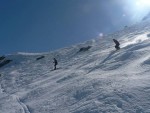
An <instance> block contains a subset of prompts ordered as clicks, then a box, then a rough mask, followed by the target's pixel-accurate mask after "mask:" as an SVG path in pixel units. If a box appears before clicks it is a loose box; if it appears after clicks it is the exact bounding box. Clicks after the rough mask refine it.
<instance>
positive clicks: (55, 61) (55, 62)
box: [53, 58, 58, 70]
mask: <svg viewBox="0 0 150 113" xmlns="http://www.w3.org/2000/svg"><path fill="white" fill-rule="evenodd" d="M53 60H54V62H53V63H54V70H56V65H57V64H58V62H57V60H56V58H53Z"/></svg>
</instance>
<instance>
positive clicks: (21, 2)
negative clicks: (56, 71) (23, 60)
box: [0, 0, 150, 55]
mask: <svg viewBox="0 0 150 113" xmlns="http://www.w3.org/2000/svg"><path fill="white" fill-rule="evenodd" d="M149 6H150V2H147V0H132V1H131V0H0V39H1V41H0V55H3V54H14V53H17V52H35V53H36V52H50V51H53V50H56V49H59V48H64V47H68V46H71V45H74V44H77V43H81V42H84V41H86V40H90V39H92V38H96V37H98V36H99V35H100V34H104V35H106V34H109V33H113V32H115V31H117V30H120V29H123V28H124V26H129V25H131V24H133V23H136V22H138V21H139V20H141V18H142V17H143V16H145V15H146V14H147V13H148V12H149V10H150V9H149Z"/></svg>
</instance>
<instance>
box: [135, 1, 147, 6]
mask: <svg viewBox="0 0 150 113" xmlns="http://www.w3.org/2000/svg"><path fill="white" fill-rule="evenodd" d="M136 5H137V6H140V7H148V6H150V0H137V2H136Z"/></svg>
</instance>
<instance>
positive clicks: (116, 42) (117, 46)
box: [113, 39, 120, 50]
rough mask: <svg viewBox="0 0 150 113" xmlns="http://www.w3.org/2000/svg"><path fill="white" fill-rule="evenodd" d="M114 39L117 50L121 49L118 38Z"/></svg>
mask: <svg viewBox="0 0 150 113" xmlns="http://www.w3.org/2000/svg"><path fill="white" fill-rule="evenodd" d="M113 41H114V43H115V44H116V45H115V48H116V50H119V49H120V47H119V45H120V43H119V42H118V40H116V39H113Z"/></svg>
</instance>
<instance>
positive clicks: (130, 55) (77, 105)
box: [0, 22, 150, 113]
mask: <svg viewBox="0 0 150 113" xmlns="http://www.w3.org/2000/svg"><path fill="white" fill-rule="evenodd" d="M149 25H150V23H148V22H144V23H141V24H139V25H134V26H132V27H128V28H125V29H123V30H121V31H118V32H116V33H114V34H110V35H108V36H105V37H103V38H97V39H93V40H90V41H87V42H85V43H83V44H78V45H74V46H72V47H68V48H63V49H60V50H57V51H54V52H50V53H39V54H29V53H18V54H15V55H8V56H6V58H7V59H11V60H13V61H12V62H10V63H9V64H7V65H5V66H3V67H1V68H0V73H1V77H0V113H150V39H149V34H150V32H149V31H150V26H149ZM113 38H116V39H118V40H119V41H120V43H121V50H119V51H115V49H114V43H113V42H112V39H113ZM87 46H92V47H91V48H90V49H89V50H88V51H81V52H78V51H79V50H80V48H82V47H87ZM40 56H45V57H44V58H42V59H40V60H36V58H38V57H40ZM54 57H55V58H56V59H58V63H59V65H58V69H57V70H55V71H52V69H53V58H54Z"/></svg>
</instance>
